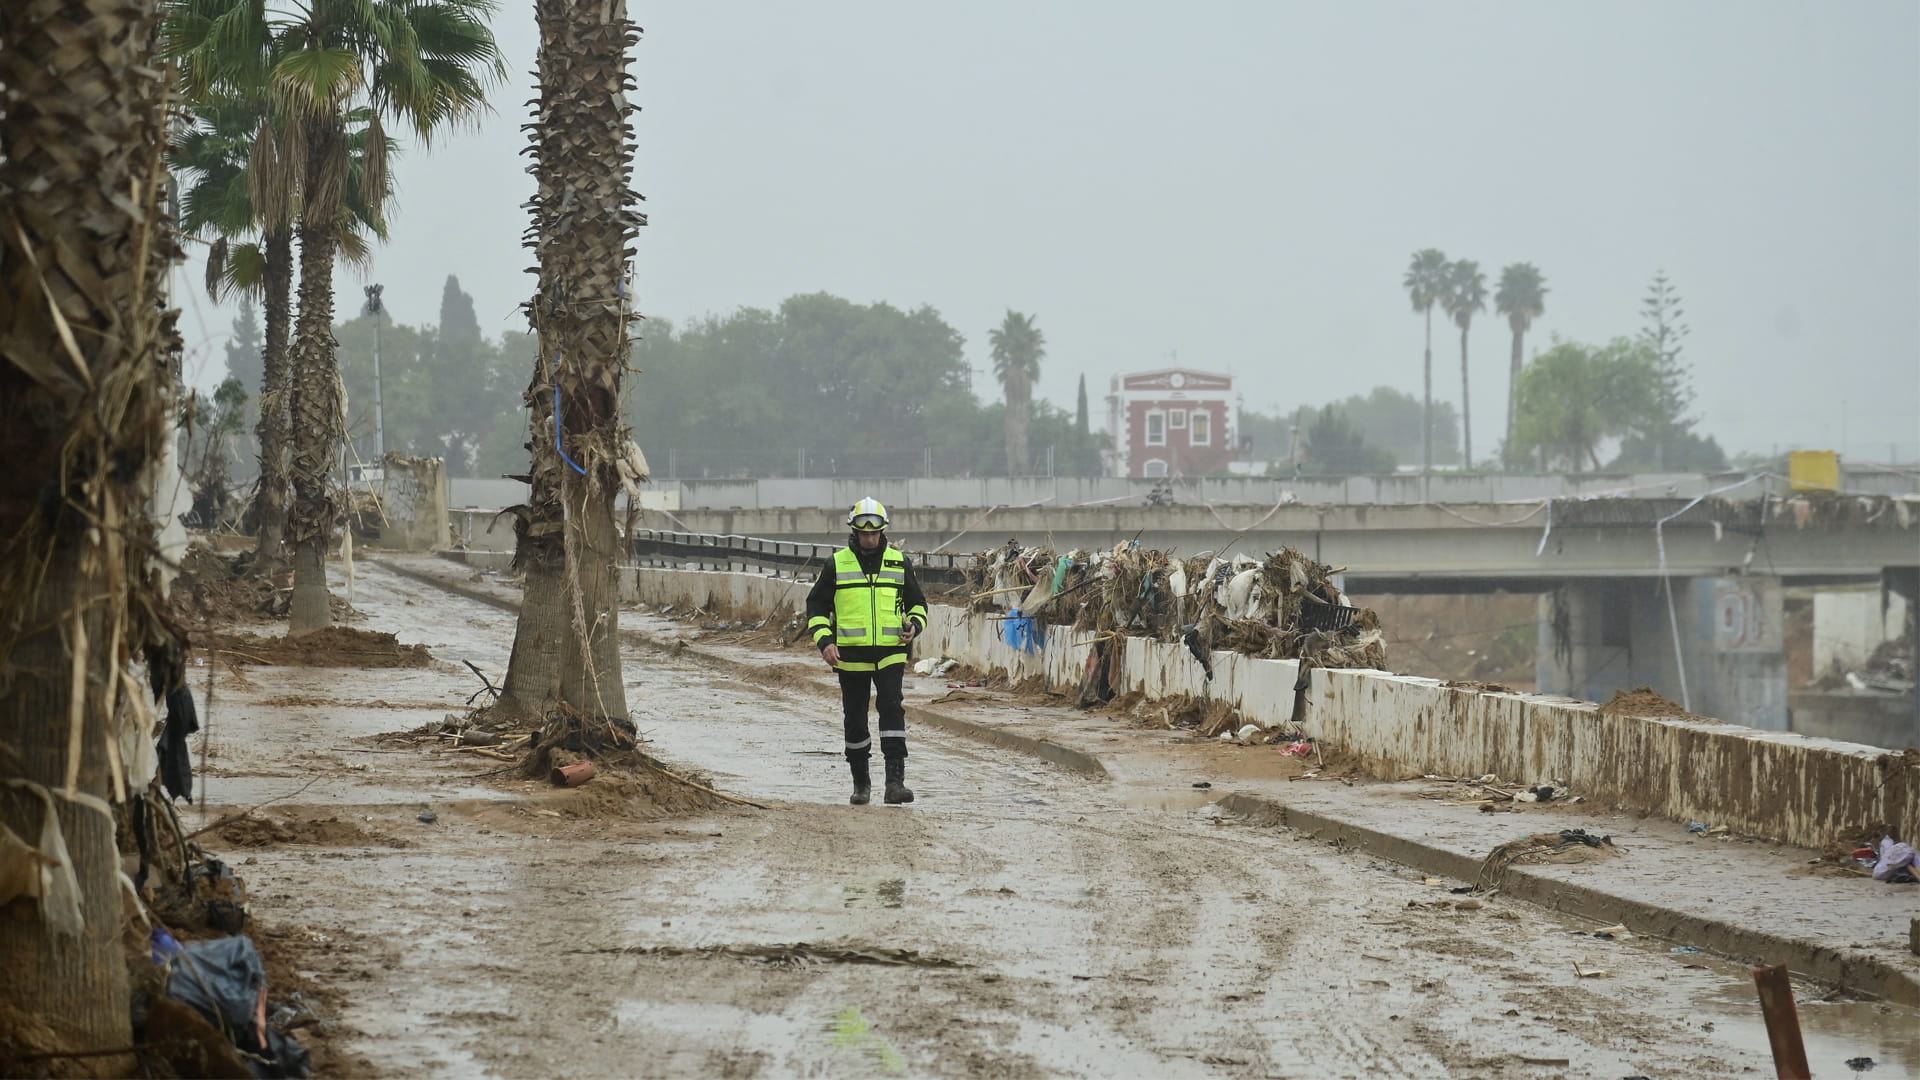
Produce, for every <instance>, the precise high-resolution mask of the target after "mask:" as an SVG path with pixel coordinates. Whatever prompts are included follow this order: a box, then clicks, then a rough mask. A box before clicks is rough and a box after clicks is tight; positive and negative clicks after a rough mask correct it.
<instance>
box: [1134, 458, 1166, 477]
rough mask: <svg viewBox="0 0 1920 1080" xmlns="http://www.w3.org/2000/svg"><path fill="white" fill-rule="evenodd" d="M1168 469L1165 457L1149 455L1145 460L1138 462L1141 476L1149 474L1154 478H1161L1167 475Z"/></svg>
mask: <svg viewBox="0 0 1920 1080" xmlns="http://www.w3.org/2000/svg"><path fill="white" fill-rule="evenodd" d="M1168 471H1169V470H1168V468H1167V459H1166V458H1157V457H1150V458H1148V459H1147V460H1145V461H1143V462H1141V463H1140V475H1141V476H1151V477H1153V478H1155V479H1163V478H1164V477H1165V476H1166V475H1167V473H1168Z"/></svg>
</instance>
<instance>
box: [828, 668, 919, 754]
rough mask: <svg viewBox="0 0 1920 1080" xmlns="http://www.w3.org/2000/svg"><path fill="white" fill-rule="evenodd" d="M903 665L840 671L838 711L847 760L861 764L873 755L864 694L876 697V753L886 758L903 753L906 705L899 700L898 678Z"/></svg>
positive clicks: (901, 676)
mask: <svg viewBox="0 0 1920 1080" xmlns="http://www.w3.org/2000/svg"><path fill="white" fill-rule="evenodd" d="M906 673H907V665H905V664H894V665H893V666H891V667H884V668H881V669H880V670H878V671H842V672H840V673H839V674H840V711H841V713H842V717H841V719H842V720H843V721H844V723H845V725H846V731H847V760H848V761H850V762H852V763H853V764H855V765H860V764H864V763H865V762H867V761H869V760H871V758H872V756H873V736H872V734H871V733H870V732H869V731H868V730H867V697H868V694H869V691H870V690H871V691H877V692H878V697H879V699H880V703H879V706H880V707H879V712H880V755H881V756H882V757H884V758H887V759H888V760H893V759H896V758H899V759H904V758H905V757H906V756H907V708H906V706H905V705H902V704H901V703H900V681H901V679H902V678H904V677H905V676H906Z"/></svg>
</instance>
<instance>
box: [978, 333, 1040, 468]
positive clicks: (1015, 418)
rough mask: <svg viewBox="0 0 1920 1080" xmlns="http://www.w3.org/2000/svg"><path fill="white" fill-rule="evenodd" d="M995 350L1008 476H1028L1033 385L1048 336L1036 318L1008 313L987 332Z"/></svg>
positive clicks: (1037, 375) (995, 368)
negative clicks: (1004, 401)
mask: <svg viewBox="0 0 1920 1080" xmlns="http://www.w3.org/2000/svg"><path fill="white" fill-rule="evenodd" d="M987 341H988V343H989V344H991V345H992V346H993V375H994V378H996V379H999V380H1000V386H1001V387H1002V388H1003V389H1004V390H1005V392H1006V398H1007V475H1008V476H1022V475H1025V470H1027V469H1028V468H1029V467H1030V465H1031V463H1030V462H1029V461H1028V460H1027V424H1028V417H1029V415H1030V414H1031V412H1032V404H1033V384H1034V382H1035V381H1036V380H1038V379H1039V378H1040V360H1041V358H1043V357H1045V356H1046V355H1047V336H1046V335H1045V334H1043V333H1041V332H1040V328H1039V327H1037V326H1035V325H1033V316H1031V315H1022V314H1020V313H1019V312H1017V311H1011V310H1009V311H1008V312H1007V317H1006V318H1005V319H1003V320H1001V323H1000V325H999V326H998V327H996V328H994V329H993V330H989V331H988V332H987Z"/></svg>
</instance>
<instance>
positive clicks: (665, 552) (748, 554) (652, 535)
mask: <svg viewBox="0 0 1920 1080" xmlns="http://www.w3.org/2000/svg"><path fill="white" fill-rule="evenodd" d="M838 547H839V545H837V544H810V543H806V542H804V541H795V540H763V539H760V538H759V537H754V536H727V535H721V534H717V533H689V532H669V531H667V530H664V529H635V530H634V531H633V534H632V535H631V536H629V537H627V553H628V556H629V557H630V558H631V559H632V565H634V566H650V567H664V568H669V569H677V570H748V569H757V570H762V571H766V572H769V573H772V574H773V575H775V576H777V577H792V578H798V577H805V576H808V575H810V574H811V573H813V572H814V571H816V570H817V569H819V568H820V567H823V566H826V565H827V564H828V563H830V562H831V561H832V560H833V553H834V551H835V550H836V549H837V548H838ZM907 557H908V558H909V559H911V560H912V561H913V570H914V576H915V577H916V578H918V579H920V581H921V582H922V583H923V584H930V585H947V586H952V585H959V584H962V583H963V582H964V581H965V580H966V579H965V575H964V574H963V573H962V572H961V568H962V567H963V566H964V565H966V563H967V562H968V561H970V560H971V559H972V558H973V556H972V555H967V554H961V555H955V554H951V553H946V552H941V553H915V552H908V553H907Z"/></svg>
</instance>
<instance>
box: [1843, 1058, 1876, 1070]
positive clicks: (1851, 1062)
mask: <svg viewBox="0 0 1920 1080" xmlns="http://www.w3.org/2000/svg"><path fill="white" fill-rule="evenodd" d="M1875 1064H1877V1062H1875V1061H1874V1060H1873V1059H1872V1058H1870V1057H1857V1058H1848V1059H1847V1068H1849V1069H1852V1070H1853V1071H1854V1072H1857V1073H1862V1072H1869V1071H1871V1070H1872V1069H1873V1067H1874V1065H1875Z"/></svg>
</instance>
